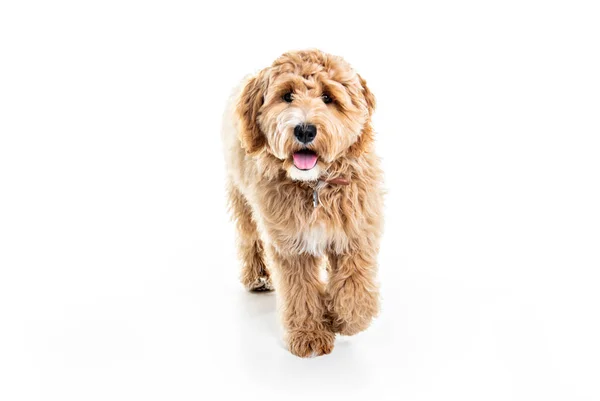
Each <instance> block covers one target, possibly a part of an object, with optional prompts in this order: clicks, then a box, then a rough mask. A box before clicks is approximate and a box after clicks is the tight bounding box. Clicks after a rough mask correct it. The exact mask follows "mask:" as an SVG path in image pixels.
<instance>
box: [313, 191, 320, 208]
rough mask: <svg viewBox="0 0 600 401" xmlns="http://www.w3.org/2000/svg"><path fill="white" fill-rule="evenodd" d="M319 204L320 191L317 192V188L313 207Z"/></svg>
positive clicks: (314, 192) (314, 193)
mask: <svg viewBox="0 0 600 401" xmlns="http://www.w3.org/2000/svg"><path fill="white" fill-rule="evenodd" d="M318 204H319V193H318V192H317V188H315V189H313V207H314V208H315V209H316V208H317V205H318Z"/></svg>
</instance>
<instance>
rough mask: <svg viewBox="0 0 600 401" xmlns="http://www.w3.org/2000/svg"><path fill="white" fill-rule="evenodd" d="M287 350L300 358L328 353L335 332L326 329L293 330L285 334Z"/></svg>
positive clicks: (333, 340) (331, 348) (330, 349)
mask: <svg viewBox="0 0 600 401" xmlns="http://www.w3.org/2000/svg"><path fill="white" fill-rule="evenodd" d="M287 342H288V347H289V350H290V352H291V353H292V354H294V355H296V356H299V357H301V358H308V357H311V356H320V355H326V354H329V353H330V352H331V351H332V350H333V343H334V342H335V334H333V333H331V332H330V331H327V330H321V331H305V330H295V331H292V332H290V333H288V335H287Z"/></svg>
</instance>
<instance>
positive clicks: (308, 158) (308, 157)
mask: <svg viewBox="0 0 600 401" xmlns="http://www.w3.org/2000/svg"><path fill="white" fill-rule="evenodd" d="M315 164H317V155H316V154H314V153H304V152H296V153H294V166H296V167H297V168H299V169H300V170H310V169H311V168H313V167H314V166H315Z"/></svg>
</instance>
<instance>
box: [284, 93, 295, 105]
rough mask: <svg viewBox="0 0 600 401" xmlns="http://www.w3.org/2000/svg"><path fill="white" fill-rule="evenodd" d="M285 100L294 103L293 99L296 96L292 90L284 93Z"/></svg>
mask: <svg viewBox="0 0 600 401" xmlns="http://www.w3.org/2000/svg"><path fill="white" fill-rule="evenodd" d="M283 100H284V101H286V102H287V103H292V100H294V98H293V97H292V92H288V93H286V94H285V95H283Z"/></svg>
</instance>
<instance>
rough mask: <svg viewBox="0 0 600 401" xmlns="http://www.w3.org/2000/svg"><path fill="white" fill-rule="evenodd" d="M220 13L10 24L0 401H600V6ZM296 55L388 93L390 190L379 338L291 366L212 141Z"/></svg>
mask: <svg viewBox="0 0 600 401" xmlns="http://www.w3.org/2000/svg"><path fill="white" fill-rule="evenodd" d="M211 3H212V4H210V5H207V4H202V3H201V2H197V1H190V2H175V1H170V2H166V1H165V2H155V1H139V2H135V1H97V2H77V1H73V2H37V3H35V2H28V1H4V2H2V5H1V6H0V58H1V62H0V135H1V137H0V399H2V400H6V401H17V400H61V401H63V400H86V401H87V400H217V399H250V400H252V399H286V400H288V399H292V400H294V399H302V400H305V399H311V400H313V399H329V400H331V399H338V398H342V397H343V398H344V399H363V400H387V399H390V400H392V399H393V400H454V399H456V400H486V401H487V400H549V399H556V400H598V399H600V392H599V389H598V379H599V377H600V362H599V361H600V346H599V345H598V339H599V338H600V324H599V306H600V295H599V293H598V288H599V285H600V283H599V276H598V268H599V267H600V250H599V248H600V228H599V227H600V212H599V205H600V180H599V178H600V177H599V176H600V162H599V156H598V155H599V152H600V146H599V145H600V140H599V136H600V116H599V114H600V73H599V72H600V28H599V26H600V24H599V22H598V21H599V20H600V13H599V12H598V8H597V7H596V5H597V2H593V1H589V2H580V1H538V2H535V1H498V2H479V1H471V2H468V1H459V2H442V1H440V2H430V1H419V2H416V1H415V2H401V3H398V4H395V5H394V6H392V3H394V2H385V4H386V5H383V4H384V3H383V2H381V3H380V2H376V1H368V2H350V1H345V2H332V1H314V2H313V1H309V0H302V1H295V2H291V1H272V2H262V3H259V2H254V1H246V2H236V3H232V2H225V1H214V2H211ZM594 3H596V4H594ZM307 47H318V48H321V49H323V50H325V51H328V52H331V53H334V54H339V55H342V56H344V57H345V58H346V59H347V60H348V61H349V62H350V63H351V64H352V65H353V66H354V67H355V68H356V69H357V70H358V71H359V72H360V73H361V74H362V75H363V76H364V77H365V78H366V79H367V81H368V83H369V86H370V87H371V89H372V90H373V92H374V93H375V95H376V96H377V99H378V102H379V107H378V110H377V112H376V116H375V120H374V123H375V128H376V130H377V135H378V142H377V148H378V152H379V154H380V155H381V156H382V157H383V160H384V167H385V172H386V185H387V189H388V191H389V192H388V196H387V202H386V204H387V207H386V234H385V238H384V241H383V246H382V251H381V255H380V281H381V288H382V298H383V308H382V312H381V315H380V317H379V318H378V319H377V320H376V321H375V323H374V324H373V325H372V326H371V328H370V329H369V330H368V331H366V332H364V333H362V334H360V335H358V336H355V337H350V338H338V340H337V342H336V347H335V349H334V352H333V353H332V354H331V355H329V356H325V357H320V358H313V359H308V360H303V359H299V358H296V357H294V356H292V355H291V354H289V353H288V352H287V351H286V350H285V348H284V344H283V343H282V341H281V339H280V335H281V329H280V328H279V326H278V321H277V318H276V310H275V297H274V295H272V294H271V295H256V294H248V293H245V292H244V290H243V289H242V287H241V285H240V284H239V283H238V280H237V275H238V265H237V261H236V257H235V251H234V243H233V239H234V231H233V225H232V224H231V223H230V222H229V220H228V217H227V214H226V212H225V196H224V181H223V175H224V168H223V161H222V154H221V145H220V134H219V130H220V128H219V127H220V120H221V115H222V111H223V107H224V104H225V100H226V98H227V97H228V95H229V93H230V91H231V89H232V88H233V87H234V86H235V85H236V84H237V83H238V82H239V80H240V79H241V78H242V77H243V76H244V75H246V74H248V73H251V72H254V71H256V70H257V69H260V68H262V67H265V66H267V65H268V64H269V63H271V61H272V60H273V59H275V58H276V57H277V56H279V55H280V54H281V53H283V52H284V51H287V50H291V49H302V48H307Z"/></svg>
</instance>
